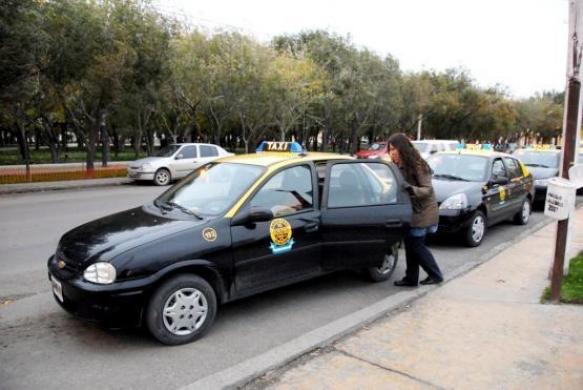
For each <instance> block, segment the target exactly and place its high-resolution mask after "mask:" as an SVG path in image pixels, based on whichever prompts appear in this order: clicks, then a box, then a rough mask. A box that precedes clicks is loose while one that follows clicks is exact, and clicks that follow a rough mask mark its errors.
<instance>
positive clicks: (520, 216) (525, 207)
mask: <svg viewBox="0 0 583 390" xmlns="http://www.w3.org/2000/svg"><path fill="white" fill-rule="evenodd" d="M531 211H532V207H531V204H530V200H529V199H528V198H525V199H524V201H523V202H522V207H521V208H520V211H519V212H517V213H516V214H515V215H514V223H515V224H517V225H526V224H527V223H528V220H529V219H530V213H531Z"/></svg>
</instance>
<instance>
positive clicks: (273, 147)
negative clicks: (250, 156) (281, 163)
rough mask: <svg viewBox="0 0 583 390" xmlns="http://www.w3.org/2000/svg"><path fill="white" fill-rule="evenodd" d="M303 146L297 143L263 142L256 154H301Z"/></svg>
mask: <svg viewBox="0 0 583 390" xmlns="http://www.w3.org/2000/svg"><path fill="white" fill-rule="evenodd" d="M303 151H304V150H303V148H302V145H300V144H299V143H297V142H271V141H263V142H262V143H261V144H260V145H259V147H257V150H256V152H291V153H301V152H303Z"/></svg>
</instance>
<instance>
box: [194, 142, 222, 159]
mask: <svg viewBox="0 0 583 390" xmlns="http://www.w3.org/2000/svg"><path fill="white" fill-rule="evenodd" d="M199 148H200V157H216V156H218V155H219V152H218V150H217V148H215V147H214V146H210V145H199Z"/></svg>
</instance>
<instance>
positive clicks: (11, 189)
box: [0, 177, 132, 195]
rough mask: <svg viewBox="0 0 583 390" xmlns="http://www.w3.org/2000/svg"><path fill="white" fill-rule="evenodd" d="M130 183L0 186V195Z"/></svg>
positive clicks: (123, 180) (125, 180) (123, 179)
mask: <svg viewBox="0 0 583 390" xmlns="http://www.w3.org/2000/svg"><path fill="white" fill-rule="evenodd" d="M130 183H132V180H131V179H128V178H127V177H121V178H111V179H93V180H71V181H62V182H52V183H51V182H42V183H39V185H34V184H27V185H21V184H3V185H1V186H0V195H10V194H25V193H31V192H45V191H61V190H78V189H82V188H95V187H107V186H118V185H124V184H130Z"/></svg>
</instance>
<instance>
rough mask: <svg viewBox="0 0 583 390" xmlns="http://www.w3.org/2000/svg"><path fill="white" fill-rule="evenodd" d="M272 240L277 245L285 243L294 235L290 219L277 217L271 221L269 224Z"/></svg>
mask: <svg viewBox="0 0 583 390" xmlns="http://www.w3.org/2000/svg"><path fill="white" fill-rule="evenodd" d="M269 233H270V234H271V241H273V243H274V244H276V245H279V246H281V245H285V244H287V242H288V241H289V240H290V238H291V236H292V228H291V225H290V224H289V222H288V221H286V220H285V219H283V218H277V219H274V220H273V221H271V225H269Z"/></svg>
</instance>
